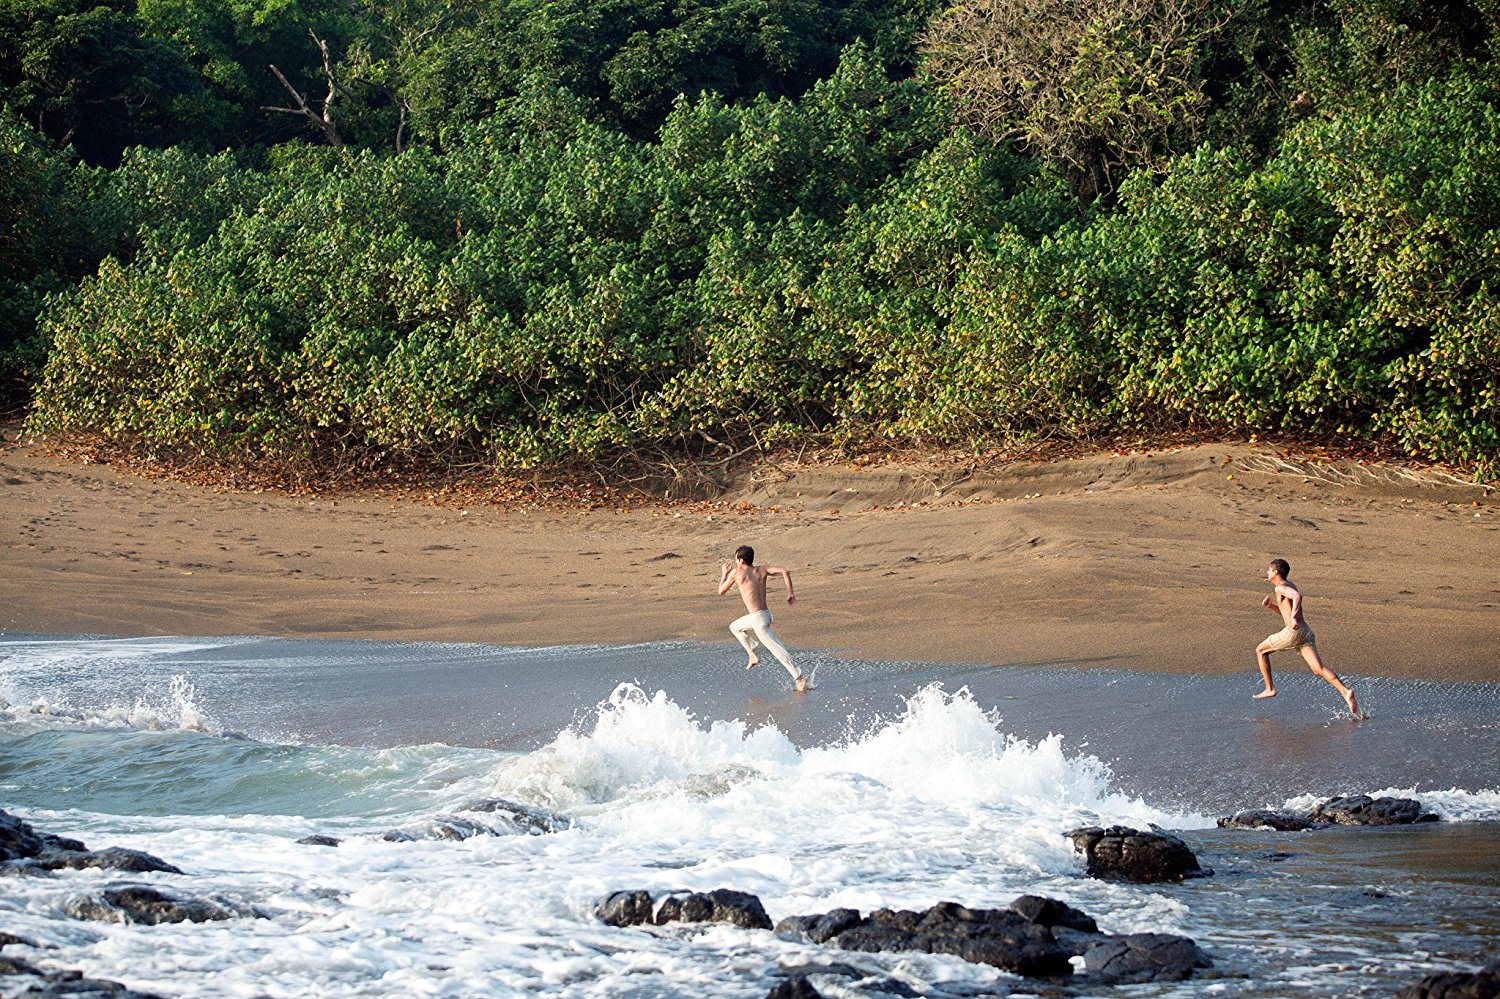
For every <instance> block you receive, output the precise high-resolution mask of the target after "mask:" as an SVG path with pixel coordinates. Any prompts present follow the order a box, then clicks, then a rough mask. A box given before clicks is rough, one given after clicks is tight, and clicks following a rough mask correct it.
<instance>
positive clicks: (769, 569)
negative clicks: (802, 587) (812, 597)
mask: <svg viewBox="0 0 1500 999" xmlns="http://www.w3.org/2000/svg"><path fill="white" fill-rule="evenodd" d="M766 575H767V576H780V577H781V578H782V579H785V580H786V605H787V606H788V607H793V606H795V605H796V603H797V594H796V593H795V592H793V590H792V573H791V570H790V569H783V568H782V567H781V566H779V565H768V566H766Z"/></svg>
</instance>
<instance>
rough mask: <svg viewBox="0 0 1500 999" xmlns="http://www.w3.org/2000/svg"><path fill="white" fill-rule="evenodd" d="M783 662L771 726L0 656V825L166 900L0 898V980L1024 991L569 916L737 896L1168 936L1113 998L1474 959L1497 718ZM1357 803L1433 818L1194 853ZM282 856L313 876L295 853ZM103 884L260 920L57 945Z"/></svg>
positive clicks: (498, 697) (1493, 868) (1478, 690)
mask: <svg viewBox="0 0 1500 999" xmlns="http://www.w3.org/2000/svg"><path fill="white" fill-rule="evenodd" d="M805 659H806V662H807V663H808V664H809V665H811V666H812V667H813V668H814V670H815V673H814V678H815V679H814V682H815V689H814V690H813V691H812V692H811V693H809V694H806V695H796V694H793V693H792V692H791V691H790V690H789V684H788V680H787V677H786V675H785V673H784V671H782V670H781V669H780V668H779V667H778V666H776V664H775V663H773V662H767V663H766V664H765V665H763V666H761V667H759V668H757V669H756V670H754V671H752V672H749V673H747V672H746V671H745V670H744V669H743V653H741V652H740V651H739V649H738V648H737V647H733V646H730V645H729V644H727V643H726V644H722V645H717V644H696V643H672V644H651V645H637V646H627V647H554V648H537V649H505V648H496V647H491V646H477V645H433V644H402V643H387V642H355V641H341V642H329V641H306V640H271V639H260V638H246V637H233V638H180V639H175V638H174V639H113V638H99V637H80V636H51V635H24V634H9V635H0V699H3V702H4V707H3V708H0V807H3V808H5V809H6V810H8V811H9V812H11V813H12V814H14V815H18V816H20V817H22V818H25V819H27V820H28V821H30V822H31V823H32V824H33V825H34V826H35V827H36V828H37V829H38V830H40V831H44V832H50V833H55V834H59V835H65V836H71V837H74V838H78V839H82V840H84V841H85V842H86V843H87V844H88V845H89V846H90V847H91V848H94V849H100V848H103V847H106V846H123V847H130V848H134V849H141V850H147V851H149V852H151V853H154V854H156V855H157V856H159V857H161V858H163V859H164V860H167V861H168V862H170V863H173V864H175V865H177V866H178V867H180V868H182V869H183V870H184V871H186V872H187V874H186V875H182V876H178V875H165V874H148V875H133V874H122V873H120V872H111V871H97V870H96V871H76V872H71V871H70V872H62V873H60V874H59V875H57V876H55V877H17V876H11V877H4V878H0V929H4V930H7V931H9V932H12V933H16V934H19V935H21V936H23V937H26V938H28V939H30V940H32V941H34V942H36V943H37V944H39V945H40V946H38V947H36V948H31V947H26V946H11V947H7V948H6V951H5V953H6V954H7V955H8V956H17V957H23V958H25V959H27V960H30V961H32V962H33V963H37V964H41V965H43V966H46V967H52V968H75V969H79V970H82V971H84V972H85V973H86V974H89V975H91V976H94V977H101V978H108V979H113V980H116V981H120V982H123V983H125V984H126V985H129V986H131V987H133V988H136V989H141V990H147V991H153V992H157V993H160V994H161V995H164V996H235V997H260V996H267V997H283V996H287V997H290V996H317V997H325V996H330V997H331V996H456V997H468V996H520V995H534V994H540V995H549V996H566V997H595V996H598V997H605V996H608V997H617V996H618V997H676V996H685V995H693V996H728V997H736V996H745V997H752V996H753V997H761V996H764V995H765V994H766V992H767V991H768V990H769V989H770V988H771V987H772V986H774V985H775V984H776V983H777V982H778V981H779V980H780V978H779V977H778V975H779V974H780V973H784V972H785V970H786V969H788V968H794V967H797V966H801V965H806V964H818V963H825V964H827V963H839V962H841V963H844V964H848V965H853V966H855V967H857V968H859V969H861V970H863V971H867V972H868V973H869V974H870V975H872V976H887V977H888V978H891V979H894V980H897V981H900V982H903V983H905V985H906V986H908V987H909V989H910V990H912V991H913V992H915V993H916V994H921V995H930V996H958V995H974V994H979V993H980V992H985V990H988V992H986V994H999V995H1004V994H1007V993H1008V992H1011V991H1015V992H1017V993H1020V994H1025V993H1026V992H1027V991H1028V989H1029V988H1031V987H1034V985H1035V983H1030V984H1028V983H1027V982H1026V981H1025V980H1024V979H1019V978H1016V977H1014V976H1010V975H1007V974H1005V973H1003V972H999V971H997V970H995V969H992V968H987V967H983V966H976V965H970V964H967V963H965V962H963V961H960V960H958V959H956V958H948V957H941V956H929V955H916V954H885V955H870V954H852V953H846V952H842V951H837V950H829V949H825V948H820V947H815V946H811V945H806V944H797V943H789V942H786V941H782V940H778V939H776V938H775V937H774V935H773V934H771V933H770V932H764V931H747V930H742V929H738V928H734V927H728V926H690V925H678V926H672V927H665V928H651V929H642V928H631V929H616V928H611V927H607V926H604V925H603V924H601V923H599V922H598V921H597V920H596V919H595V918H594V916H593V907H594V904H595V902H596V901H597V900H598V899H599V898H600V897H601V896H604V895H606V894H608V893H610V892H613V891H616V890H620V889H632V888H645V889H649V890H652V891H664V890H671V889H692V890H711V889H713V888H718V887H730V888H737V889H741V890H744V891H750V892H754V893H755V894H757V895H759V896H760V898H761V900H762V901H763V903H764V904H765V907H766V909H767V911H768V912H769V914H770V915H771V917H772V919H773V920H777V919H780V918H782V917H785V916H789V915H796V914H804V913H812V912H824V911H827V910H829V909H832V908H835V907H838V906H849V907H853V908H857V909H860V910H862V911H866V912H868V911H870V910H872V909H875V908H879V907H882V906H887V907H894V908H925V907H927V906H929V905H932V904H934V903H936V902H939V901H945V900H951V901H957V902H961V903H963V904H966V905H970V906H976V907H986V906H1004V905H1005V904H1007V903H1008V902H1009V901H1010V900H1011V899H1013V898H1014V897H1016V896H1017V895H1021V894H1025V893H1038V894H1044V895H1050V896H1053V897H1056V898H1060V899H1063V900H1065V901H1067V902H1069V903H1070V904H1072V905H1075V906H1077V907H1079V908H1082V909H1084V910H1085V911H1087V912H1089V913H1091V914H1093V915H1094V916H1095V917H1096V918H1097V919H1098V920H1099V922H1100V925H1101V927H1102V928H1103V929H1105V930H1107V931H1110V932H1116V933H1119V932H1134V931H1147V930H1150V931H1162V932H1171V933H1180V934H1185V935H1188V936H1191V937H1193V938H1194V939H1195V940H1197V941H1198V942H1199V944H1200V945H1201V946H1203V947H1204V948H1205V949H1206V950H1207V951H1208V952H1209V954H1210V955H1211V956H1212V957H1213V959H1214V961H1215V966H1216V967H1215V969H1214V973H1213V977H1209V978H1203V979H1197V980H1193V981H1189V982H1185V983H1179V984H1171V985H1168V984H1161V985H1145V986H1141V985H1137V986H1121V987H1116V988H1097V989H1094V990H1092V991H1087V990H1085V991H1084V992H1083V994H1086V995H1101V996H1119V997H1122V999H1123V997H1139V996H1151V997H1157V996H1161V997H1178V996H1244V997H1300V996H1309V997H1311V996H1388V995H1390V994H1391V993H1392V992H1393V991H1395V990H1396V989H1397V988H1399V987H1401V986H1402V985H1405V984H1407V983H1410V982H1412V981H1415V980H1416V979H1417V978H1420V977H1422V976H1423V975H1425V974H1428V973H1430V972H1432V971H1435V970H1449V969H1455V968H1460V969H1470V968H1473V967H1475V966H1477V965H1480V964H1483V963H1484V962H1485V961H1487V960H1490V959H1493V958H1494V957H1496V956H1500V942H1497V941H1500V685H1493V684H1444V683H1426V682H1412V681H1397V680H1386V679H1379V678H1371V677H1359V676H1353V677H1348V676H1346V680H1349V681H1350V682H1351V683H1352V684H1353V685H1354V686H1355V688H1356V690H1357V692H1358V694H1359V696H1360V699H1361V702H1362V704H1363V706H1364V707H1365V708H1366V710H1367V711H1368V712H1369V718H1368V719H1366V720H1364V721H1361V722H1358V723H1355V722H1352V721H1350V720H1348V719H1347V718H1346V717H1344V716H1343V715H1342V714H1341V712H1340V711H1338V710H1337V709H1338V708H1339V707H1340V703H1339V701H1338V699H1337V697H1336V696H1335V695H1334V693H1333V692H1332V690H1331V689H1329V688H1328V687H1327V686H1326V685H1324V684H1322V683H1321V681H1317V680H1316V679H1315V678H1313V677H1311V676H1310V675H1308V674H1306V672H1305V671H1300V672H1299V671H1297V670H1290V669H1289V670H1285V671H1283V672H1282V673H1281V674H1280V675H1279V678H1278V687H1279V689H1280V690H1281V691H1282V693H1281V696H1279V697H1277V698H1275V699H1273V700H1271V701H1253V700H1251V699H1250V696H1249V695H1250V694H1251V693H1253V692H1254V691H1255V690H1256V689H1258V680H1257V678H1256V677H1255V676H1254V675H1253V670H1247V671H1246V673H1245V674H1244V675H1242V676H1235V677H1199V676H1177V675H1164V674H1147V673H1132V672H1127V671H1120V670H1113V669H1101V668H1093V667H1087V666H1086V664H1068V663H1034V664H1016V665H1012V666H1003V667H994V666H934V665H931V664H923V663H899V662H871V661H859V660H846V659H840V658H837V657H835V656H833V655H831V654H818V653H813V654H808V655H806V656H805ZM1355 793H1368V794H1401V795H1404V796H1413V797H1417V798H1419V799H1421V800H1422V802H1423V803H1424V804H1425V805H1426V806H1427V807H1428V808H1430V809H1431V810H1434V811H1436V812H1437V813H1439V814H1440V815H1441V816H1442V817H1443V819H1444V821H1442V822H1439V823H1434V824H1427V825H1422V826H1416V827H1408V828H1400V829H1332V830H1322V831H1314V832H1308V833H1296V834H1286V833H1270V832H1231V831H1224V830H1218V829H1216V828H1214V822H1215V819H1216V818H1217V817H1218V816H1221V815H1226V814H1229V813H1230V812H1233V811H1237V810H1239V809H1242V808H1253V807H1264V806H1271V807H1280V806H1284V805H1291V806H1307V805H1310V804H1312V803H1313V802H1315V801H1317V800H1320V799H1321V798H1323V797H1325V796H1328V795H1333V794H1355ZM491 796H498V797H504V798H508V799H511V800H514V801H518V802H523V803H528V804H531V805H535V806H539V807H543V808H546V809H550V810H553V811H556V812H560V813H563V814H566V815H568V816H570V817H571V818H572V819H574V820H575V825H574V826H573V827H572V828H569V829H566V830H563V831H560V832H555V833H550V834H545V835H527V834H524V833H509V834H502V835H476V836H472V837H470V838H466V839H461V840H453V839H443V838H438V837H436V836H435V835H433V834H432V833H431V830H432V829H433V828H434V825H435V823H437V822H440V821H441V820H442V819H443V817H445V816H453V815H458V816H460V817H465V818H469V819H473V820H477V821H479V822H488V823H491V824H498V823H497V822H496V820H495V819H494V818H493V816H489V815H486V814H476V813H472V812H465V811H463V808H464V806H465V805H466V804H468V803H470V802H472V801H474V800H476V799H481V798H485V797H491ZM1114 823H1121V824H1127V825H1134V826H1137V827H1142V828H1143V827H1145V826H1147V825H1149V824H1155V825H1157V826H1160V827H1162V828H1165V829H1169V830H1174V831H1177V832H1178V833H1179V834H1180V835H1181V836H1182V837H1183V838H1184V839H1186V840H1187V841H1188V842H1189V844H1190V845H1192V846H1193V847H1194V849H1195V850H1196V851H1197V853H1198V855H1199V858H1200V860H1201V861H1202V862H1203V863H1204V864H1205V865H1206V866H1209V867H1212V868H1214V869H1215V871H1216V873H1215V875H1214V876H1213V877H1211V878H1206V879H1201V880H1195V881H1191V882H1186V883H1183V884H1180V885H1168V886H1129V885H1116V884H1109V883H1105V882H1100V881H1094V880H1091V879H1088V878H1086V877H1084V876H1083V875H1082V864H1081V862H1080V859H1079V858H1078V857H1076V856H1075V855H1074V854H1073V853H1072V852H1071V849H1070V846H1069V843H1068V841H1067V840H1066V839H1065V838H1064V836H1063V835H1062V834H1063V833H1064V832H1065V831H1066V830H1068V829H1070V828H1073V827H1076V826H1079V825H1084V824H1105V825H1108V824H1114ZM393 829H400V830H405V831H406V832H407V833H408V834H410V835H411V836H412V837H413V838H411V839H408V840H406V841H391V840H387V839H385V838H383V834H384V833H386V832H387V831H389V830H393ZM503 831H504V830H502V832H503ZM313 834H321V835H326V836H332V837H336V838H338V839H340V840H341V843H340V845H339V846H338V847H336V848H328V847H315V846H302V845H298V844H297V843H296V842H295V841H296V840H297V839H299V838H302V837H305V836H309V835H313ZM118 882H129V883H146V884H155V885H159V886H162V887H164V888H169V889H172V890H177V891H185V892H189V893H192V894H197V895H212V896H217V897H222V898H228V899H232V900H235V901H237V902H240V903H244V904H247V905H253V906H255V907H258V909H259V910H260V911H261V912H263V913H264V914H265V918H242V919H237V920H232V921H228V922H216V923H204V924H180V925H163V926H125V925H116V924H108V923H94V922H82V921H78V920H75V919H72V918H70V917H68V916H67V915H66V914H65V912H64V904H65V903H66V901H67V900H68V899H69V898H71V897H73V896H76V895H80V894H84V893H87V892H91V891H96V890H98V889H99V888H102V887H104V886H105V885H108V884H113V883H118ZM5 988H6V985H5V980H4V979H0V991H3V990H4V989H5ZM830 994H836V993H830ZM847 994H848V995H858V996H869V995H876V994H878V993H872V992H868V991H852V992H847Z"/></svg>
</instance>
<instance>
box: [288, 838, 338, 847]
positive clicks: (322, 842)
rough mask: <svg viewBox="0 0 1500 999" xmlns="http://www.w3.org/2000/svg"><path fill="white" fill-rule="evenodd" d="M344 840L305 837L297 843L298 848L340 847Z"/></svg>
mask: <svg viewBox="0 0 1500 999" xmlns="http://www.w3.org/2000/svg"><path fill="white" fill-rule="evenodd" d="M342 842H343V840H340V839H335V838H334V837H332V836H303V837H302V838H301V839H299V840H298V841H297V845H298V846H338V845H339V844H340V843H342Z"/></svg>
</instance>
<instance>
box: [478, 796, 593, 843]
mask: <svg viewBox="0 0 1500 999" xmlns="http://www.w3.org/2000/svg"><path fill="white" fill-rule="evenodd" d="M459 811H461V812H489V813H491V814H493V815H494V816H495V817H496V818H499V819H503V820H504V821H505V822H506V823H507V824H508V825H510V826H511V828H512V830H513V831H515V832H523V833H528V834H530V835H532V836H540V835H542V834H543V833H555V832H562V831H563V830H564V829H572V828H573V826H574V825H575V824H576V823H574V821H573V820H572V819H571V818H569V817H568V816H566V815H562V814H560V813H558V812H553V811H549V810H547V809H545V808H538V807H537V806H536V805H523V804H521V803H520V802H515V801H508V800H506V799H505V798H481V799H480V800H478V801H471V802H469V803H468V804H467V805H465V806H464V807H463V808H461V809H459Z"/></svg>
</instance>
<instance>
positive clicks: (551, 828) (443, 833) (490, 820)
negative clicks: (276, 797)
mask: <svg viewBox="0 0 1500 999" xmlns="http://www.w3.org/2000/svg"><path fill="white" fill-rule="evenodd" d="M459 811H462V812H477V813H480V814H482V815H484V816H485V819H484V821H480V820H479V819H474V818H469V817H467V816H463V815H439V816H436V817H434V818H431V819H428V820H427V821H425V822H419V823H415V824H413V825H409V826H402V827H401V828H399V829H391V830H388V831H387V832H384V833H382V834H381V839H384V840H388V841H390V842H395V843H409V842H414V841H416V840H430V839H447V840H462V839H472V838H473V837H475V836H542V835H545V834H547V833H555V832H561V831H563V830H564V829H572V828H573V827H574V825H575V824H576V823H574V821H573V820H572V819H571V818H569V817H568V816H566V815H562V814H560V813H558V812H552V811H548V810H547V809H545V808H538V807H536V806H535V805H523V804H520V803H519V802H515V801H507V800H506V799H505V798H480V799H479V800H477V801H471V802H469V803H468V804H467V805H464V806H463V808H461V809H459ZM327 838H331V837H313V836H309V837H307V838H306V839H305V840H298V842H299V843H302V842H311V845H317V846H327V845H334V846H336V845H338V841H337V840H333V842H332V844H329V843H324V842H320V841H321V840H323V839H327Z"/></svg>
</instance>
